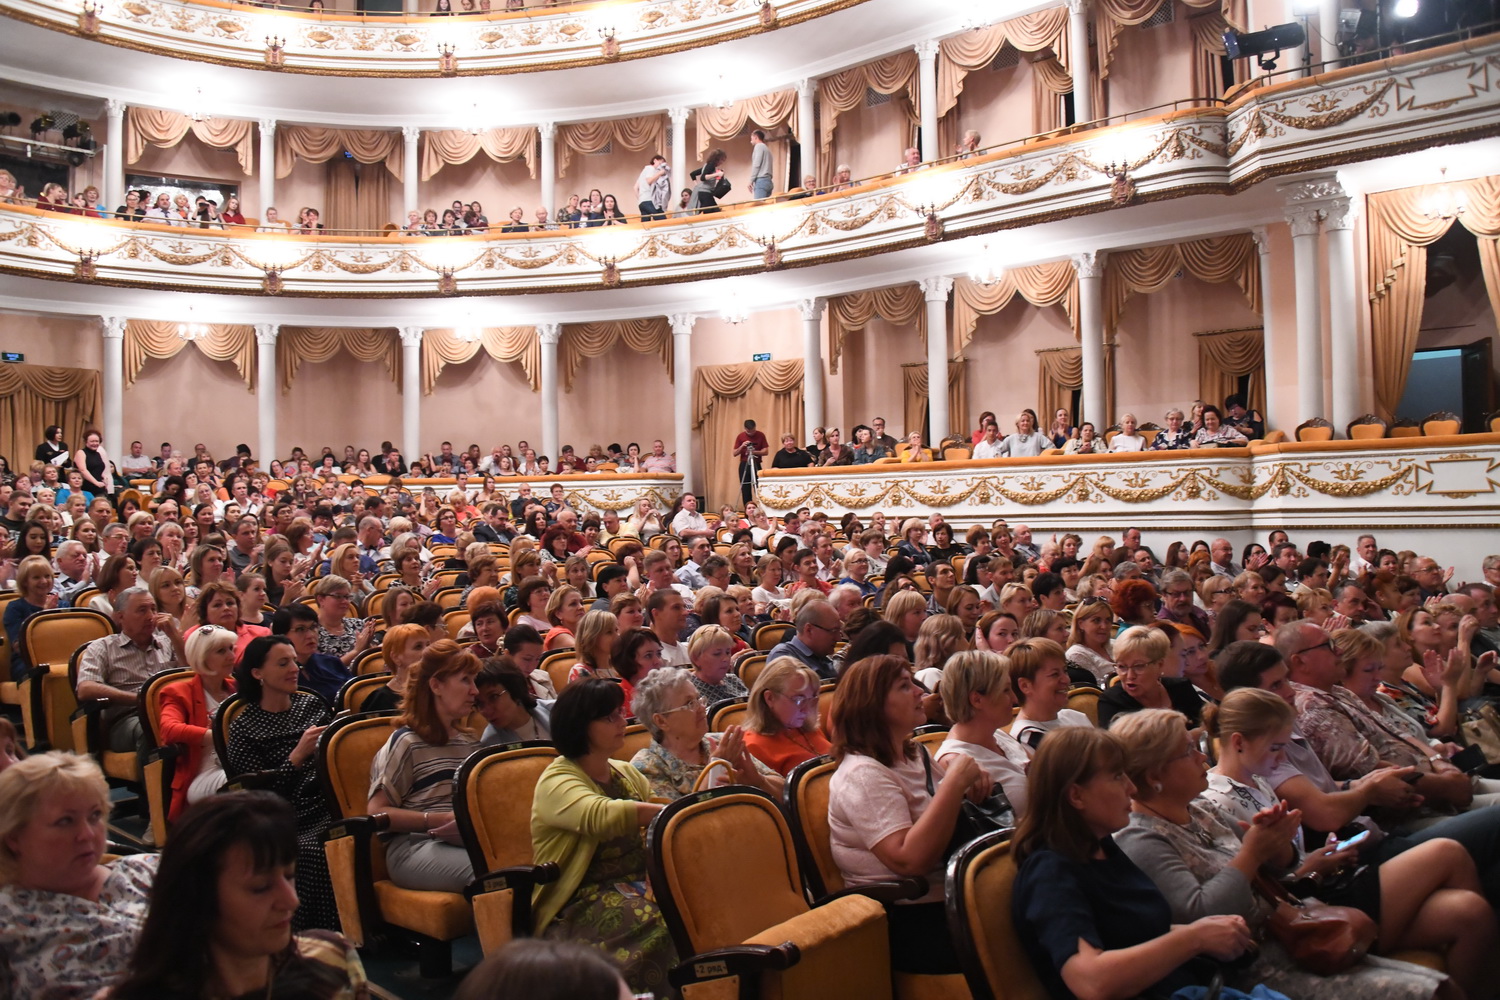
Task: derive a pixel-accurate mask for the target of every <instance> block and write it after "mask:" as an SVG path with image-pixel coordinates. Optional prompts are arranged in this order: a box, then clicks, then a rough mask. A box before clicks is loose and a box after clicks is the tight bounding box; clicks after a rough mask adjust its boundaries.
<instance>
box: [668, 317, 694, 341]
mask: <svg viewBox="0 0 1500 1000" xmlns="http://www.w3.org/2000/svg"><path fill="white" fill-rule="evenodd" d="M667 322H669V323H671V324H672V336H674V337H691V336H692V335H693V324H694V323H696V322H698V317H697V316H695V315H693V314H692V313H676V314H674V315H671V316H668V317H667Z"/></svg>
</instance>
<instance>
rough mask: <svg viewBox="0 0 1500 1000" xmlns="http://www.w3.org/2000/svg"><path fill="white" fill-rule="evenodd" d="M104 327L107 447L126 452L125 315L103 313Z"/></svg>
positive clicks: (116, 455) (119, 453) (118, 451)
mask: <svg viewBox="0 0 1500 1000" xmlns="http://www.w3.org/2000/svg"><path fill="white" fill-rule="evenodd" d="M99 322H100V323H101V324H102V325H103V327H104V447H105V449H106V450H107V451H108V452H109V453H110V454H111V455H114V456H115V458H116V460H118V459H119V456H121V455H123V454H125V317H124V316H100V317H99Z"/></svg>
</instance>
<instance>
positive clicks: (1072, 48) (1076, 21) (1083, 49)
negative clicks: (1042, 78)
mask: <svg viewBox="0 0 1500 1000" xmlns="http://www.w3.org/2000/svg"><path fill="white" fill-rule="evenodd" d="M1068 59H1069V60H1070V61H1071V62H1072V63H1073V120H1074V121H1077V122H1088V121H1093V120H1094V80H1093V68H1092V67H1090V66H1089V0H1068Z"/></svg>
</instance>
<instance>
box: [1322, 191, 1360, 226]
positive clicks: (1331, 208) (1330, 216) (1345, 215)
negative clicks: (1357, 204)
mask: <svg viewBox="0 0 1500 1000" xmlns="http://www.w3.org/2000/svg"><path fill="white" fill-rule="evenodd" d="M1323 228H1324V229H1327V230H1329V231H1330V232H1332V231H1333V230H1335V229H1353V228H1354V199H1352V198H1333V199H1330V200H1329V202H1328V204H1327V205H1325V206H1324V207H1323Z"/></svg>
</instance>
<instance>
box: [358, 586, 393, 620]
mask: <svg viewBox="0 0 1500 1000" xmlns="http://www.w3.org/2000/svg"><path fill="white" fill-rule="evenodd" d="M389 593H390V590H389V589H388V588H383V587H377V588H376V590H375V593H373V594H371V595H370V596H369V597H367V598H365V606H364V613H365V617H366V618H384V617H385V599H386V596H387V595H388V594H389Z"/></svg>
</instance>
